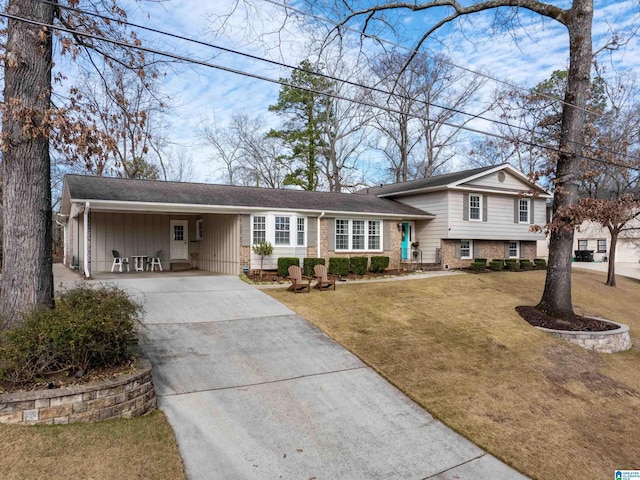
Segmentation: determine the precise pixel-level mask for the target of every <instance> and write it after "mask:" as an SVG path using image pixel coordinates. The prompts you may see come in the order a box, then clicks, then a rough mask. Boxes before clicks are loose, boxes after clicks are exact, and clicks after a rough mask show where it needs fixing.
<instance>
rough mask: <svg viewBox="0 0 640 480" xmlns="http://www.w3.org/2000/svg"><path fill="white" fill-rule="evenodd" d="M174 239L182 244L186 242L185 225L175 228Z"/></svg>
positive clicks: (175, 226)
mask: <svg viewBox="0 0 640 480" xmlns="http://www.w3.org/2000/svg"><path fill="white" fill-rule="evenodd" d="M173 239H174V240H175V241H176V242H181V241H183V240H184V225H174V226H173Z"/></svg>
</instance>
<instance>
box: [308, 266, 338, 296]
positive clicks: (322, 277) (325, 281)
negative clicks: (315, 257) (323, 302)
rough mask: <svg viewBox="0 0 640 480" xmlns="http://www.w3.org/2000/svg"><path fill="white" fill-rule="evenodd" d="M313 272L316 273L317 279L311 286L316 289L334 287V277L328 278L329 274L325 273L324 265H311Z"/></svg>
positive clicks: (325, 267)
mask: <svg viewBox="0 0 640 480" xmlns="http://www.w3.org/2000/svg"><path fill="white" fill-rule="evenodd" d="M313 272H314V273H315V275H316V280H317V281H318V282H317V283H316V284H315V285H314V286H313V288H317V289H318V290H320V291H322V290H329V289H330V288H333V289H334V290H335V289H336V279H335V277H333V276H331V277H333V278H329V277H330V275H329V274H328V273H327V266H326V265H320V264H318V265H316V266H314V267H313Z"/></svg>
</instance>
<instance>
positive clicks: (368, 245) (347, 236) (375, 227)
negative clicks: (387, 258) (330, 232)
mask: <svg viewBox="0 0 640 480" xmlns="http://www.w3.org/2000/svg"><path fill="white" fill-rule="evenodd" d="M381 225H382V222H381V221H380V220H359V219H354V220H347V219H341V218H338V219H336V238H335V240H336V245H335V248H336V250H377V251H380V250H382V240H381V230H382V229H381Z"/></svg>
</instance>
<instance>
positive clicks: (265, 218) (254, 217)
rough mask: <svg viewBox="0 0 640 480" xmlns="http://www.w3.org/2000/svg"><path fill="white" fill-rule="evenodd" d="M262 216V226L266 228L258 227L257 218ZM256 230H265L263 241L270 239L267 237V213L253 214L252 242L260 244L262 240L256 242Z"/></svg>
mask: <svg viewBox="0 0 640 480" xmlns="http://www.w3.org/2000/svg"><path fill="white" fill-rule="evenodd" d="M258 218H261V219H262V222H260V224H261V226H262V227H264V229H256V219H258ZM256 232H264V239H263V240H261V241H263V242H266V241H268V237H267V215H252V216H251V244H252V245H258V244H259V243H260V241H258V242H256Z"/></svg>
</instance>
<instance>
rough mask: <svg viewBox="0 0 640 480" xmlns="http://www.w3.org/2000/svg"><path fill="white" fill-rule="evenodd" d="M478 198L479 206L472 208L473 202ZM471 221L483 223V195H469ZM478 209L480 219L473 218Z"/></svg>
mask: <svg viewBox="0 0 640 480" xmlns="http://www.w3.org/2000/svg"><path fill="white" fill-rule="evenodd" d="M475 198H477V199H478V206H477V207H475V206H473V207H472V206H471V205H472V204H473V203H474V202H473V200H474V199H475ZM468 207H469V221H470V222H481V221H482V195H480V194H478V193H470V194H469V205H468ZM476 208H477V210H478V218H473V214H472V212H474V211H475V209H476Z"/></svg>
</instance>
